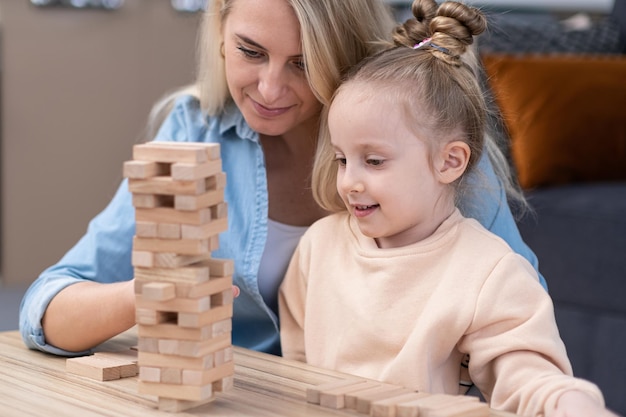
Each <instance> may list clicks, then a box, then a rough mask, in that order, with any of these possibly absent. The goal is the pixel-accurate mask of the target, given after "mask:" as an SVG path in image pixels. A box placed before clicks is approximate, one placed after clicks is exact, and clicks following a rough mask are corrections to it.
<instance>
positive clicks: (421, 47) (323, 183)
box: [312, 0, 524, 211]
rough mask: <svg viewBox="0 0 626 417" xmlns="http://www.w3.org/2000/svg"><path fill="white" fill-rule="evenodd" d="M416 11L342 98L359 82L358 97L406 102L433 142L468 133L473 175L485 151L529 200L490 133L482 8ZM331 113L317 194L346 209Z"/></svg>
mask: <svg viewBox="0 0 626 417" xmlns="http://www.w3.org/2000/svg"><path fill="white" fill-rule="evenodd" d="M412 12H413V15H414V18H413V19H409V20H407V21H406V22H405V23H404V24H401V25H398V26H397V27H396V28H395V29H394V31H393V45H391V47H390V48H389V49H387V50H385V51H383V52H381V53H378V54H376V55H375V56H372V57H370V58H368V59H366V60H364V61H363V62H362V63H361V64H360V65H359V66H358V67H356V68H355V71H353V72H351V73H350V74H349V75H348V77H347V78H346V80H345V81H344V83H343V84H342V85H341V86H340V87H339V89H338V90H337V91H336V92H335V96H336V95H337V94H338V93H339V92H340V91H342V90H343V89H344V88H348V87H350V86H352V87H354V86H355V84H357V83H358V87H356V88H359V89H360V93H359V94H365V95H367V96H368V97H369V96H371V97H381V95H384V96H385V97H386V98H387V100H381V101H382V102H385V103H394V102H395V103H399V104H400V105H402V106H403V112H404V114H405V115H406V116H407V120H411V123H409V124H408V125H409V126H411V125H413V126H419V127H420V129H421V130H422V131H423V130H424V129H425V131H427V132H430V133H432V134H433V135H434V137H431V138H430V139H432V140H431V141H430V143H429V145H431V146H434V145H435V143H434V141H436V140H437V138H438V137H449V134H450V133H453V132H455V133H456V132H459V131H460V132H462V134H463V136H462V137H459V138H458V140H463V141H464V142H465V143H467V144H468V146H469V147H470V150H471V156H470V160H469V163H468V167H467V170H466V173H467V172H469V171H470V170H471V169H472V168H473V167H474V166H475V165H476V163H477V161H478V160H479V159H480V156H481V153H482V152H483V151H486V152H487V154H488V156H489V158H490V159H491V161H492V163H493V165H494V168H495V169H496V174H497V175H498V177H499V178H500V179H501V180H502V181H503V183H504V184H505V188H506V190H507V195H509V196H510V197H512V198H514V199H520V201H522V202H524V200H523V196H521V193H519V191H518V189H517V187H516V186H515V183H514V181H513V180H512V177H511V175H510V169H509V167H508V164H507V161H506V159H505V158H504V157H503V154H502V152H501V151H500V149H499V147H498V146H497V144H496V143H495V141H494V140H493V137H492V136H491V135H490V134H489V133H488V132H486V130H485V129H486V126H487V116H488V107H487V103H486V102H485V98H484V95H483V90H482V87H481V85H480V82H479V78H478V69H479V64H478V58H477V53H476V51H475V49H473V47H472V46H473V42H474V37H475V36H477V35H479V34H480V33H482V32H483V31H484V30H485V29H486V26H487V21H486V18H485V17H484V15H483V14H482V13H481V12H480V11H479V10H478V9H476V8H473V7H471V6H467V5H465V4H462V3H459V2H455V1H446V2H444V3H441V5H438V4H437V3H436V2H435V1H434V0H415V1H414V2H413V4H412ZM331 101H332V100H331ZM416 109H420V110H423V109H425V112H421V113H419V112H418V110H416ZM327 117H328V109H325V110H324V112H323V115H322V122H321V129H320V138H319V142H318V148H317V154H316V158H315V163H314V166H313V178H312V187H313V196H314V198H315V200H316V202H317V203H318V204H319V205H320V206H321V207H322V208H324V209H326V210H329V211H342V210H345V205H344V204H343V202H342V200H341V198H340V196H339V195H338V193H337V188H336V179H337V166H336V164H335V161H334V159H335V156H334V155H335V153H334V151H333V149H332V146H331V144H330V135H329V131H328V124H327ZM446 135H447V136H446ZM463 177H464V176H462V177H461V178H463ZM462 185H464V182H463V181H460V180H458V181H456V182H455V186H456V188H457V193H456V195H457V197H459V196H460V195H462V193H463V192H464V191H465V189H464V187H463V186H462ZM469 191H470V192H471V191H472V190H469Z"/></svg>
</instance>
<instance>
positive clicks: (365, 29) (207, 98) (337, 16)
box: [150, 0, 395, 132]
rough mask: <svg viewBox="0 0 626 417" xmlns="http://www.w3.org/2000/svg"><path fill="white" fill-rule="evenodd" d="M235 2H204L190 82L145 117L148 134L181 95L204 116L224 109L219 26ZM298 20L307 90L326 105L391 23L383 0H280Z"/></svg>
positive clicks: (383, 40)
mask: <svg viewBox="0 0 626 417" xmlns="http://www.w3.org/2000/svg"><path fill="white" fill-rule="evenodd" d="M236 1H237V0H210V1H209V5H208V7H207V10H206V12H204V16H203V19H202V23H201V27H200V32H199V38H198V45H197V57H198V60H197V68H196V82H195V83H194V84H193V85H190V86H187V87H184V88H182V89H179V90H177V91H175V92H173V93H172V94H169V95H168V96H166V97H164V98H163V99H162V100H161V101H160V102H159V103H157V104H156V105H155V106H154V108H153V110H152V112H151V116H150V125H151V127H152V129H150V130H151V132H154V131H155V128H156V127H158V125H159V124H160V123H161V122H162V119H163V117H164V115H165V114H167V113H168V112H169V110H170V109H171V107H172V104H173V101H174V100H175V99H176V98H177V97H178V96H180V95H182V94H192V95H195V96H196V97H198V98H199V100H200V105H201V107H202V109H203V111H204V112H206V114H208V115H216V114H219V113H221V112H222V111H223V110H224V107H225V106H226V104H227V103H228V101H229V100H230V99H231V96H230V93H229V91H228V86H227V84H226V74H225V70H224V57H223V53H222V51H221V48H222V45H223V31H222V28H223V25H224V22H225V20H226V19H227V17H228V15H229V13H230V10H231V9H232V6H233V3H234V2H236ZM285 1H287V2H288V3H289V4H290V5H291V6H292V7H293V10H294V12H295V14H296V16H297V18H298V21H299V22H300V32H301V39H302V54H303V57H304V63H305V66H306V71H307V78H308V81H309V84H310V86H311V89H312V90H313V92H314V94H315V95H316V97H317V98H318V100H319V101H320V102H321V103H322V104H324V105H327V104H328V103H329V102H330V99H331V97H332V95H333V93H334V91H335V89H336V88H337V86H338V85H339V82H340V80H341V78H342V77H343V75H344V74H345V73H346V72H347V71H348V70H349V69H350V68H352V67H353V66H354V65H356V64H357V63H359V62H360V61H361V60H362V59H363V58H365V57H367V56H369V55H372V54H374V53H375V52H378V51H379V50H382V49H383V48H385V47H386V45H387V44H388V41H389V39H390V38H391V32H392V30H393V27H394V26H395V21H394V19H393V14H392V12H391V9H390V7H389V6H388V5H387V3H386V2H385V1H384V0H315V1H313V0H285Z"/></svg>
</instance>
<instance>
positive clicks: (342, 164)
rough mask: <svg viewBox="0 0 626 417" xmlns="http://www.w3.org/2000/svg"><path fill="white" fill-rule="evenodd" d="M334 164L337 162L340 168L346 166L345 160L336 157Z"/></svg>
mask: <svg viewBox="0 0 626 417" xmlns="http://www.w3.org/2000/svg"><path fill="white" fill-rule="evenodd" d="M335 162H337V163H338V164H339V165H341V166H346V158H342V157H340V156H338V157H336V158H335Z"/></svg>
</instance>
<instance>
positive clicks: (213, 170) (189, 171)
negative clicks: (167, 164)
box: [171, 159, 222, 181]
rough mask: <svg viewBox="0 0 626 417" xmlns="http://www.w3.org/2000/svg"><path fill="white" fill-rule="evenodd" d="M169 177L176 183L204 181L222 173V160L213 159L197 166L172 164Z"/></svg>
mask: <svg viewBox="0 0 626 417" xmlns="http://www.w3.org/2000/svg"><path fill="white" fill-rule="evenodd" d="M171 172H172V173H171V176H172V178H173V179H174V180H176V181H189V180H199V179H205V178H207V177H212V176H214V175H216V174H218V173H220V172H222V160H221V159H213V160H210V161H207V162H202V163H199V164H195V163H189V162H175V163H173V164H172V171H171Z"/></svg>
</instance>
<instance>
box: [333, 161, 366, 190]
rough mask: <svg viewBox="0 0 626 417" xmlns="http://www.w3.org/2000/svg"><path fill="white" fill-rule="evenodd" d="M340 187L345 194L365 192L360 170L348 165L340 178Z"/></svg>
mask: <svg viewBox="0 0 626 417" xmlns="http://www.w3.org/2000/svg"><path fill="white" fill-rule="evenodd" d="M338 179H340V187H341V189H342V190H343V192H344V193H362V192H363V191H364V190H365V186H364V185H363V181H361V179H360V177H359V175H358V170H357V169H354V168H351V167H350V166H349V165H348V164H346V166H345V168H344V170H343V173H342V175H341V176H340V178H338Z"/></svg>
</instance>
